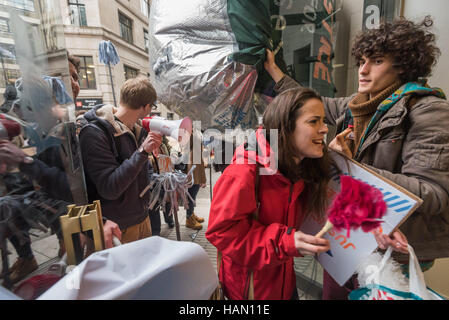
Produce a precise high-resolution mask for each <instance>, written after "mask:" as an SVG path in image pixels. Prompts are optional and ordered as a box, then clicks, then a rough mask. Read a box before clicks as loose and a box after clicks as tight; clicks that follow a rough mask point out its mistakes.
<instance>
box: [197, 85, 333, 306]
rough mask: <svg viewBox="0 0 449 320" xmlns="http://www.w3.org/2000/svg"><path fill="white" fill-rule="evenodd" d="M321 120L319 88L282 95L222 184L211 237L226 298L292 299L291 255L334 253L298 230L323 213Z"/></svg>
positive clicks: (325, 174) (325, 173)
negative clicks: (304, 222) (316, 91)
mask: <svg viewBox="0 0 449 320" xmlns="http://www.w3.org/2000/svg"><path fill="white" fill-rule="evenodd" d="M324 117H325V115H324V106H323V103H322V102H321V98H320V97H319V96H318V95H317V94H316V93H315V92H314V91H312V90H310V89H303V90H299V91H298V90H288V91H286V92H283V93H282V94H280V95H278V96H277V97H276V98H275V99H274V100H273V101H272V102H271V104H270V105H269V106H268V108H267V110H266V112H265V114H264V117H263V126H262V127H260V128H259V129H258V130H257V131H256V132H255V133H254V134H253V135H252V136H250V137H249V138H248V142H247V143H245V144H244V145H242V146H240V147H239V148H237V150H236V152H235V154H234V158H233V160H232V163H231V164H230V165H229V166H228V167H227V168H226V170H225V171H224V173H223V174H222V175H221V177H220V178H219V180H218V181H217V183H216V185H215V187H214V197H213V199H212V204H211V209H210V216H209V227H208V230H207V232H206V238H207V239H208V240H209V241H210V242H211V243H212V244H213V245H214V246H215V247H216V248H217V250H218V251H220V252H221V253H222V261H221V262H222V263H221V267H220V274H219V277H220V280H221V282H222V284H223V288H224V292H225V295H226V297H228V298H229V299H248V298H252V297H253V298H254V299H257V300H259V299H276V300H277V299H295V298H297V291H296V277H295V272H294V268H293V258H294V257H299V256H301V255H314V254H318V253H321V252H326V251H328V250H329V247H330V244H329V241H328V240H326V239H321V238H316V237H314V236H312V235H307V234H304V233H302V232H301V231H299V230H298V227H299V226H300V225H301V223H302V221H303V220H304V218H305V217H306V216H308V215H313V216H315V217H316V218H317V219H321V218H322V217H323V216H324V215H325V206H326V189H327V183H328V181H329V177H330V173H329V169H330V166H329V159H328V156H327V149H326V145H325V141H324V139H325V135H326V133H327V132H328V129H327V126H326V124H325V123H324ZM273 130H275V131H273ZM270 138H271V146H270ZM273 149H274V151H273ZM276 149H277V150H276ZM276 160H277V162H276ZM273 168H274V169H273ZM256 170H258V171H259V177H258V192H257V193H258V195H257V199H256V179H257V174H256V173H257V171H256ZM257 208H259V209H258V217H257V218H255V217H254V212H256V209H257ZM251 288H253V289H252V290H251Z"/></svg>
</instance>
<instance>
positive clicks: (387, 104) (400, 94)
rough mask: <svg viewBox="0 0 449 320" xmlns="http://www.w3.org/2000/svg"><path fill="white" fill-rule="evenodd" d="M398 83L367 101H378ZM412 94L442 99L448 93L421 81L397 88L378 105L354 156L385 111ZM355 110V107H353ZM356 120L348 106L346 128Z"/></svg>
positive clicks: (368, 102) (355, 100)
mask: <svg viewBox="0 0 449 320" xmlns="http://www.w3.org/2000/svg"><path fill="white" fill-rule="evenodd" d="M395 85H396V84H393V85H392V86H391V87H389V88H387V89H386V90H384V91H383V92H382V93H380V94H379V95H378V96H377V97H375V98H374V99H372V100H369V101H367V102H365V103H366V104H369V105H371V104H370V101H372V102H373V103H377V102H378V97H379V96H382V95H383V93H385V91H388V89H391V88H392V87H394V86H395ZM410 95H417V96H429V95H433V96H436V97H438V98H441V99H446V95H445V94H444V92H443V90H441V89H440V88H431V87H429V86H428V85H427V83H419V82H408V83H406V84H404V85H402V86H400V87H399V88H398V89H396V90H395V91H394V92H393V93H392V94H391V95H390V96H388V97H387V98H386V99H384V100H383V101H382V102H381V103H380V104H379V105H378V107H377V109H376V111H375V113H374V115H373V116H372V117H371V120H370V121H369V123H368V125H367V126H366V129H365V131H364V133H363V135H362V136H361V138H360V143H359V144H358V148H357V149H356V150H357V153H356V154H355V156H354V157H357V156H358V155H359V153H360V150H361V147H362V145H363V143H364V142H365V140H366V138H367V137H368V135H369V134H370V133H371V131H372V129H373V128H374V126H375V125H376V123H377V122H378V121H379V120H380V119H381V118H382V117H383V115H384V114H385V113H387V111H388V110H390V109H391V108H392V107H393V106H394V105H395V104H396V103H397V102H398V101H399V100H401V99H402V98H404V97H406V96H410ZM358 97H359V96H357V97H356V98H354V100H353V101H351V102H350V104H349V105H348V106H351V104H352V105H353V106H354V105H356V104H354V102H357V98H358ZM352 110H354V108H353V109H352ZM353 121H354V116H353V115H352V112H351V108H348V111H347V114H346V117H345V128H343V129H346V127H348V125H349V124H350V123H351V122H353Z"/></svg>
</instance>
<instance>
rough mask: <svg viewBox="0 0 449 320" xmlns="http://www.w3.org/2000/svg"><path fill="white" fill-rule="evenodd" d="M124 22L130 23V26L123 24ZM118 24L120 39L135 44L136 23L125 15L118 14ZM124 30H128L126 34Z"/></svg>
mask: <svg viewBox="0 0 449 320" xmlns="http://www.w3.org/2000/svg"><path fill="white" fill-rule="evenodd" d="M123 22H129V25H125V24H123ZM118 24H119V28H120V38H122V39H123V40H125V41H126V42H128V43H131V44H133V43H134V34H133V32H134V30H133V29H134V23H133V19H131V18H130V17H128V16H127V15H125V14H124V13H123V12H121V11H119V12H118ZM124 28H125V29H127V32H126V34H125V33H124Z"/></svg>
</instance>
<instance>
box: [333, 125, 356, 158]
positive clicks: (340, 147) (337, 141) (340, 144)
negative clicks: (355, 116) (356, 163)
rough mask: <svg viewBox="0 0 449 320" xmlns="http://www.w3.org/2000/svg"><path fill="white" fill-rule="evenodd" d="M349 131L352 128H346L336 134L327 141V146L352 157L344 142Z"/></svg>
mask: <svg viewBox="0 0 449 320" xmlns="http://www.w3.org/2000/svg"><path fill="white" fill-rule="evenodd" d="M351 132H352V128H347V129H346V130H345V131H343V132H340V133H339V134H337V136H336V137H335V138H334V140H332V141H331V143H329V148H330V149H333V150H335V151H339V152H341V153H344V154H345V155H346V156H347V157H348V158H350V159H352V152H351V150H350V149H349V147H348V145H347V143H346V141H347V140H348V135H349V134H350V133H351Z"/></svg>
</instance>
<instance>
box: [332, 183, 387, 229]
mask: <svg viewBox="0 0 449 320" xmlns="http://www.w3.org/2000/svg"><path fill="white" fill-rule="evenodd" d="M340 182H341V190H340V193H339V194H338V195H337V196H336V197H335V199H334V201H333V203H332V206H331V208H330V211H329V217H328V220H329V221H330V222H331V223H332V224H333V225H334V228H335V229H336V230H337V231H339V230H341V229H346V230H347V236H348V237H349V230H350V229H357V228H360V227H361V228H362V230H363V231H364V232H370V231H372V230H374V229H376V228H378V227H379V226H380V224H381V223H382V221H380V219H381V218H382V217H383V216H384V215H385V213H386V212H387V205H386V203H385V201H384V200H383V195H382V193H381V192H380V191H379V190H378V189H377V188H375V187H372V186H370V185H368V184H366V183H364V182H361V181H359V180H356V179H353V178H351V177H350V176H345V175H341V176H340Z"/></svg>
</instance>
